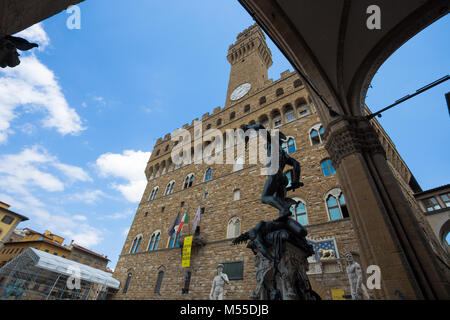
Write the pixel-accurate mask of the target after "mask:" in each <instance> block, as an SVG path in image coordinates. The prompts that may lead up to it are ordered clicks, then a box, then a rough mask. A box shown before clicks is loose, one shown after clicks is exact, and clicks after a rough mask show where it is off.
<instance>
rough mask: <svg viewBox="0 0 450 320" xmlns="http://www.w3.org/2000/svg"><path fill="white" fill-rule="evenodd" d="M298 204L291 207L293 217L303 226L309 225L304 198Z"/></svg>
mask: <svg viewBox="0 0 450 320" xmlns="http://www.w3.org/2000/svg"><path fill="white" fill-rule="evenodd" d="M295 200H296V201H298V203H297V205H295V206H292V207H291V212H292V219H294V220H295V221H297V222H298V223H300V224H301V225H302V226H307V225H308V215H307V214H306V205H305V203H304V202H303V201H302V200H298V199H295Z"/></svg>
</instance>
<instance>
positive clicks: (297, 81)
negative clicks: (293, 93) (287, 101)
mask: <svg viewBox="0 0 450 320" xmlns="http://www.w3.org/2000/svg"><path fill="white" fill-rule="evenodd" d="M302 84H303V83H302V80H300V79H297V80H295V81H294V88H298V87H300V86H301V85H302Z"/></svg>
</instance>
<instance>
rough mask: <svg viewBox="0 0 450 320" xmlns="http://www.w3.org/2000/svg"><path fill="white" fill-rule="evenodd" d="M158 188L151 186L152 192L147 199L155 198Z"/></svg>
mask: <svg viewBox="0 0 450 320" xmlns="http://www.w3.org/2000/svg"><path fill="white" fill-rule="evenodd" d="M158 189H159V187H154V188H153V190H152V193H151V194H150V198H149V199H148V200H149V201H152V200H155V198H156V194H157V193H158Z"/></svg>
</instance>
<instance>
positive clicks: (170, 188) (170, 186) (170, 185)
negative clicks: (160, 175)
mask: <svg viewBox="0 0 450 320" xmlns="http://www.w3.org/2000/svg"><path fill="white" fill-rule="evenodd" d="M174 186H175V181H174V180H172V181H170V182H169V183H168V184H167V187H166V192H164V195H166V196H167V195H169V194H172V192H173V188H174Z"/></svg>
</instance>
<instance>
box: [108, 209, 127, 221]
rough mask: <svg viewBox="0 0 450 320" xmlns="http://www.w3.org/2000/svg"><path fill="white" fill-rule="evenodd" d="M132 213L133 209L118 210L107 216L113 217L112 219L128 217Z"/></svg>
mask: <svg viewBox="0 0 450 320" xmlns="http://www.w3.org/2000/svg"><path fill="white" fill-rule="evenodd" d="M131 214H132V211H128V212H116V213H114V214H110V215H107V216H105V217H106V218H108V219H112V220H118V219H124V218H128V217H129V216H130V215H131Z"/></svg>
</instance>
